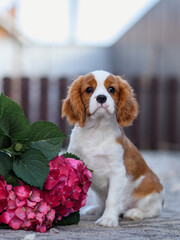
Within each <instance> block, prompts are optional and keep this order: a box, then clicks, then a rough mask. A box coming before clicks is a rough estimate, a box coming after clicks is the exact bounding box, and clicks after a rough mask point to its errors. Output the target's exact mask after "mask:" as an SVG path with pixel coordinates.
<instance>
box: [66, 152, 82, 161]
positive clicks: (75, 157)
mask: <svg viewBox="0 0 180 240" xmlns="http://www.w3.org/2000/svg"><path fill="white" fill-rule="evenodd" d="M63 156H64V157H65V158H74V159H76V160H80V158H79V157H78V156H76V155H75V154H72V153H68V152H67V153H64V154H63Z"/></svg>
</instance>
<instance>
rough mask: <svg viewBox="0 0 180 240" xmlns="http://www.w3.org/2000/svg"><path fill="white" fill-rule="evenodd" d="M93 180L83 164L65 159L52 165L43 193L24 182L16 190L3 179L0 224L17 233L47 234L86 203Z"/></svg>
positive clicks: (1, 179)
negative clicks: (57, 222) (53, 226)
mask: <svg viewBox="0 0 180 240" xmlns="http://www.w3.org/2000/svg"><path fill="white" fill-rule="evenodd" d="M91 177H92V175H91V172H90V171H89V170H88V169H87V167H86V166H85V165H83V162H82V161H79V160H76V159H73V158H65V157H64V156H57V157H56V158H54V159H53V160H51V161H50V162H49V174H48V177H47V180H46V181H45V183H44V187H43V190H42V191H40V190H39V189H38V188H36V187H30V186H28V185H25V184H24V183H23V182H21V183H20V186H17V187H12V186H11V185H7V183H6V182H5V180H4V179H3V177H1V176H0V223H1V222H2V223H5V224H8V225H9V226H10V227H12V228H13V229H15V230H17V229H24V230H33V231H39V232H46V230H47V229H48V228H50V227H51V226H52V223H53V221H54V220H56V221H58V220H61V219H62V217H64V216H68V215H69V214H71V213H73V212H76V211H78V210H79V209H80V208H81V207H83V206H84V205H85V204H86V197H87V192H88V189H89V187H90V185H91V182H90V178H91ZM55 215H56V218H55Z"/></svg>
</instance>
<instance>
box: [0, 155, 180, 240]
mask: <svg viewBox="0 0 180 240" xmlns="http://www.w3.org/2000/svg"><path fill="white" fill-rule="evenodd" d="M142 153H143V155H144V157H145V159H146V162H147V163H148V165H149V166H150V167H151V168H152V169H153V170H154V172H156V173H157V174H158V176H159V178H160V179H161V182H162V183H163V185H164V186H165V190H166V192H165V204H164V209H163V212H162V214H161V216H160V217H158V218H153V219H145V220H142V221H128V220H120V224H119V227H118V228H103V227H99V226H96V225H95V224H94V220H95V218H94V217H92V216H83V217H81V221H80V223H79V224H78V225H72V226H63V227H57V228H56V229H51V230H50V231H48V232H47V233H33V232H30V231H29V232H26V231H20V230H18V231H14V230H7V229H0V240H23V239H24V240H67V239H68V240H69V239H73V240H81V239H85V240H100V239H103V240H110V239H112V240H116V239H117V240H121V239H122V240H131V239H133V240H141V239H143V240H146V239H150V240H151V239H155V240H160V239H162V240H169V239H172V240H176V239H177V240H180V152H164V151H163V152H151V151H148V152H147V151H146V152H145V151H144V152H142Z"/></svg>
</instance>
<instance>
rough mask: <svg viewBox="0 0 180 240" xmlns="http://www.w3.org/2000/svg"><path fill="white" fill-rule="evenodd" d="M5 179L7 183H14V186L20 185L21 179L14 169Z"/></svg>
mask: <svg viewBox="0 0 180 240" xmlns="http://www.w3.org/2000/svg"><path fill="white" fill-rule="evenodd" d="M4 180H5V181H6V183H7V184H10V185H12V186H13V187H16V186H19V182H20V179H18V178H17V177H16V175H15V173H14V172H13V171H10V172H9V173H8V174H7V175H6V176H5V177H4Z"/></svg>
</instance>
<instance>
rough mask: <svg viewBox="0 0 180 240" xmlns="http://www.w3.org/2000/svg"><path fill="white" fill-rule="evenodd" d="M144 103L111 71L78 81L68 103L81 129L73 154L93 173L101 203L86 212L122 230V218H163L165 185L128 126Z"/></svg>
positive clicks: (66, 107) (74, 135) (65, 105)
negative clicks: (126, 130)
mask: <svg viewBox="0 0 180 240" xmlns="http://www.w3.org/2000/svg"><path fill="white" fill-rule="evenodd" d="M137 114H138V104H137V102H136V99H135V98H134V94H133V90H132V89H131V87H130V86H129V84H128V83H127V82H126V81H125V80H123V79H122V78H121V77H119V76H114V75H113V74H110V73H109V72H106V71H94V72H92V73H89V74H87V75H85V76H80V77H79V78H78V79H77V80H75V81H74V82H73V83H72V85H71V87H70V89H69V93H68V96H67V98H66V99H65V100H64V102H63V107H62V116H63V117H64V116H66V117H67V120H68V122H69V123H70V124H72V125H75V127H74V129H73V131H72V134H71V137H70V144H69V148H68V152H71V153H74V154H76V155H77V156H79V157H80V158H81V159H82V160H83V161H84V162H85V163H86V164H87V166H88V167H89V168H90V169H92V170H93V177H92V190H93V191H94V193H95V194H96V197H97V202H96V205H92V202H90V205H89V206H88V205H87V206H86V208H85V209H84V210H85V213H87V214H97V213H100V214H102V216H101V217H100V218H99V219H98V220H97V221H96V224H98V225H101V226H104V227H117V226H118V223H119V216H120V214H123V215H124V218H128V219H133V220H136V219H143V218H152V217H156V216H158V215H159V214H160V212H161V209H162V205H163V187H162V185H161V183H160V181H159V179H158V177H157V176H156V175H155V174H154V173H153V172H152V170H151V169H150V168H149V167H148V166H147V164H146V162H145V161H144V159H143V157H142V155H141V154H140V153H139V151H138V150H137V148H136V147H135V146H134V145H133V144H132V142H131V141H130V140H129V139H128V138H127V137H126V136H125V134H124V132H123V128H122V127H126V126H129V125H131V124H132V122H133V120H134V119H135V117H136V116H137Z"/></svg>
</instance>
